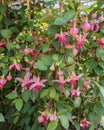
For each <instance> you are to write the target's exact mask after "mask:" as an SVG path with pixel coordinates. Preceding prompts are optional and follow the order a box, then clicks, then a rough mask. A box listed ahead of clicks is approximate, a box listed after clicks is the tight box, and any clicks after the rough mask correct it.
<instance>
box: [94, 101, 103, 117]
mask: <svg viewBox="0 0 104 130" xmlns="http://www.w3.org/2000/svg"><path fill="white" fill-rule="evenodd" d="M94 111H95V112H96V114H97V115H100V116H103V115H104V107H103V106H102V105H101V104H100V103H97V104H96V105H95V106H94Z"/></svg>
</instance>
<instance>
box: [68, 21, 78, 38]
mask: <svg viewBox="0 0 104 130" xmlns="http://www.w3.org/2000/svg"><path fill="white" fill-rule="evenodd" d="M70 34H71V35H72V36H75V35H77V34H78V28H76V22H75V21H74V23H73V27H72V28H71V29H70Z"/></svg>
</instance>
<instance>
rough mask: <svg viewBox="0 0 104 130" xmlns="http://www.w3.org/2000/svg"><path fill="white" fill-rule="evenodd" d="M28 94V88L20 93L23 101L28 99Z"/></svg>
mask: <svg viewBox="0 0 104 130" xmlns="http://www.w3.org/2000/svg"><path fill="white" fill-rule="evenodd" d="M30 95H31V92H30V91H29V90H27V91H24V92H23V93H22V98H23V100H24V101H25V102H27V101H28V100H29V98H30Z"/></svg>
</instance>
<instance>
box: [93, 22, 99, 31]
mask: <svg viewBox="0 0 104 130" xmlns="http://www.w3.org/2000/svg"><path fill="white" fill-rule="evenodd" d="M91 30H92V31H93V32H97V31H98V30H99V25H98V24H97V23H92V24H91Z"/></svg>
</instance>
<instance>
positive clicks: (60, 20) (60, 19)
mask: <svg viewBox="0 0 104 130" xmlns="http://www.w3.org/2000/svg"><path fill="white" fill-rule="evenodd" d="M54 24H55V25H65V24H66V19H64V18H63V17H58V18H57V19H56V20H55V23H54Z"/></svg>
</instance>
